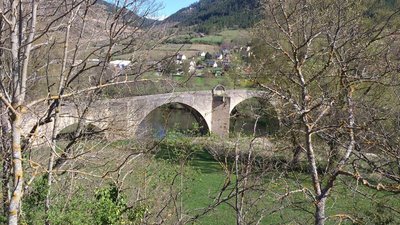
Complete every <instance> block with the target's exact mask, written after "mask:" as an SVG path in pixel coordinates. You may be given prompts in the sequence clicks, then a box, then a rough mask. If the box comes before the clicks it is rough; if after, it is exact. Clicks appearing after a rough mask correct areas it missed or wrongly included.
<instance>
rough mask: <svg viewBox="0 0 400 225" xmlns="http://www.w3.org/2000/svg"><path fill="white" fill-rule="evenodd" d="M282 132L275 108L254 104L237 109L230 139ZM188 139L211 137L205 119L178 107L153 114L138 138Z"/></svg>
mask: <svg viewBox="0 0 400 225" xmlns="http://www.w3.org/2000/svg"><path fill="white" fill-rule="evenodd" d="M278 129H279V121H278V120H277V117H276V114H274V113H273V111H272V110H271V108H267V109H265V107H264V104H263V103H262V102H259V101H255V100H251V101H249V102H245V103H244V104H239V105H238V107H235V109H234V110H233V113H232V115H231V118H230V129H229V130H230V131H229V133H230V136H235V135H238V134H239V133H240V134H241V135H249V136H253V135H255V136H267V135H270V134H273V133H274V132H276V131H277V130H278ZM170 131H174V132H179V133H182V134H184V135H187V136H203V135H207V134H208V133H209V130H208V127H207V124H206V123H205V121H204V120H203V119H202V117H201V115H200V114H199V113H198V112H196V111H195V110H193V109H191V108H190V107H187V106H184V105H181V104H178V103H175V104H168V105H164V106H162V107H159V108H157V109H155V110H153V111H152V112H151V113H150V114H149V115H148V116H147V117H146V118H145V120H144V121H143V122H142V123H141V125H140V128H139V131H138V133H137V135H139V136H142V137H143V136H146V137H153V138H162V137H165V136H166V135H167V133H168V132H170Z"/></svg>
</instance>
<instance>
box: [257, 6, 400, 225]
mask: <svg viewBox="0 0 400 225" xmlns="http://www.w3.org/2000/svg"><path fill="white" fill-rule="evenodd" d="M384 4H385V3H382V2H381V1H336V0H332V1H304V0H296V1H274V0H273V1H263V4H262V5H263V10H264V12H265V18H264V19H263V21H262V22H261V23H260V24H259V25H258V27H257V28H256V29H255V34H256V36H257V37H258V41H259V47H260V48H262V50H260V52H262V53H263V54H258V55H256V60H255V61H256V62H257V64H258V65H259V73H260V76H259V77H260V78H261V79H260V81H259V82H260V85H261V86H262V87H263V88H265V89H266V90H267V91H269V92H270V93H271V94H272V95H275V96H277V97H279V98H280V99H281V100H282V101H283V102H284V103H285V104H283V106H284V108H282V112H283V113H285V114H286V117H284V118H285V119H286V120H287V121H289V120H290V121H289V122H290V123H286V124H290V125H291V126H290V127H288V129H289V130H290V133H292V134H293V135H294V136H293V135H289V136H291V137H290V138H293V137H294V138H295V142H296V145H298V147H299V148H300V149H301V151H302V152H304V154H305V155H306V162H307V165H308V167H309V177H310V179H311V181H312V186H313V191H312V195H311V198H312V203H313V205H314V206H315V212H314V221H315V224H324V223H325V221H326V220H327V218H328V217H329V215H326V209H325V208H326V201H327V199H328V198H329V194H330V192H331V191H332V189H333V188H334V187H335V183H336V182H338V181H337V180H338V177H339V176H340V175H348V176H350V177H353V178H354V179H357V180H360V179H361V180H362V181H363V184H364V185H366V186H368V187H371V188H374V189H380V190H386V191H390V192H396V193H397V192H399V191H400V190H399V189H398V184H399V183H398V182H399V180H398V173H397V172H395V171H393V170H392V171H390V172H389V171H388V170H387V169H388V167H386V169H383V167H385V166H383V164H384V163H383V161H379V160H376V161H375V163H373V162H371V161H370V159H368V160H367V161H368V163H367V165H368V166H365V165H366V164H365V163H362V162H361V161H364V160H365V159H367V158H368V157H367V156H366V155H368V154H369V153H375V154H377V155H379V157H382V158H385V159H386V160H385V163H389V162H390V163H389V164H392V163H395V162H398V154H397V153H394V152H393V146H391V147H389V146H388V145H387V144H388V143H391V144H389V145H392V144H394V143H395V142H393V138H394V136H396V137H398V134H395V133H392V135H388V133H386V132H384V133H386V134H383V133H382V131H383V130H385V129H389V130H392V129H393V126H392V125H390V122H388V121H391V120H392V119H394V118H392V119H390V117H391V116H389V115H386V116H385V119H382V117H381V116H383V114H381V113H382V112H383V111H386V112H387V110H385V108H388V107H389V106H388V105H389V104H391V105H393V107H394V108H396V109H397V110H398V105H399V102H398V99H396V98H389V97H388V96H393V95H394V94H395V93H397V92H396V91H395V89H396V88H394V87H397V85H398V77H397V76H398V72H397V71H396V68H397V66H398V56H397V57H396V54H398V53H396V49H397V47H396V43H395V42H396V41H394V40H398V34H399V33H398V32H399V12H400V11H399V8H398V5H396V6H394V7H387V5H386V6H385V5H384ZM376 8H380V9H381V8H382V10H376ZM383 90H384V91H383ZM389 99H390V100H389ZM381 119H382V120H381ZM382 121H385V122H382ZM283 122H284V124H285V121H283ZM378 137H379V138H378ZM377 139H379V141H378V140H377ZM367 143H370V145H368V144H367ZM371 143H381V144H372V145H371ZM382 143H386V144H382ZM378 146H379V147H378ZM395 154H397V156H394V155H395ZM382 158H381V159H382ZM325 162H327V164H326V166H324V165H325ZM364 162H365V161H364ZM385 165H387V164H385ZM370 166H372V167H370ZM366 167H369V168H370V169H367V168H366ZM360 168H363V169H360ZM373 168H375V169H373ZM377 168H379V169H378V171H379V173H380V174H382V175H383V176H384V177H385V179H381V180H379V181H368V178H371V177H370V174H369V173H371V171H376V169H377ZM350 171H352V172H350ZM363 173H364V174H363ZM395 174H397V175H395ZM367 177H368V178H367ZM396 185H397V188H396Z"/></svg>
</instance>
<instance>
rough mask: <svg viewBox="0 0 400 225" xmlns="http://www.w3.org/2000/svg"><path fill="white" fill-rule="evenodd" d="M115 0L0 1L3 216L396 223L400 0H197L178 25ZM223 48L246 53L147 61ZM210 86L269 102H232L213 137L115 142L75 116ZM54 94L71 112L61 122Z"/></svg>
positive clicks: (179, 132) (145, 0)
mask: <svg viewBox="0 0 400 225" xmlns="http://www.w3.org/2000/svg"><path fill="white" fill-rule="evenodd" d="M215 2H218V4H217V5H213V4H215ZM113 3H114V6H113V5H110V4H108V3H106V2H104V1H92V0H78V1H75V0H68V1H60V0H49V1H41V0H31V1H16V0H10V1H3V2H1V3H0V45H1V46H2V47H1V48H0V125H1V130H0V132H1V135H0V139H1V143H0V150H1V151H0V155H1V162H2V163H1V165H2V170H1V187H2V188H1V200H2V202H1V203H2V204H1V212H2V213H1V216H0V220H1V222H2V223H8V224H10V225H16V224H121V225H122V224H237V225H242V224H313V223H314V224H316V225H323V224H400V221H399V218H400V216H399V214H400V205H399V204H400V201H399V193H400V178H399V176H400V175H399V174H400V166H399V165H400V164H399V161H400V157H399V149H400V138H399V133H398V130H399V128H400V127H399V126H400V116H399V111H400V97H399V96H400V93H399V85H400V79H399V68H400V60H399V52H400V50H399V46H400V43H399V41H400V38H399V33H400V32H399V31H400V10H399V9H400V5H399V2H398V1H393V0H354V1H339V0H326V1H319V0H309V1H303V0H294V1H278V0H270V1H264V0H262V1H253V0H248V1H236V0H224V1H211V0H201V1H199V2H198V3H196V4H195V5H193V8H194V10H193V14H190V10H189V14H186V17H183V16H182V17H180V18H183V19H185V18H187V21H186V20H185V21H186V22H187V23H188V24H187V23H185V21H179V20H176V17H175V19H174V18H173V17H171V18H170V20H167V23H166V24H162V23H158V22H156V21H152V20H148V19H145V18H146V17H149V16H151V15H152V13H153V12H154V11H156V10H157V5H156V4H154V1H151V0H141V1H113ZM58 5H60V7H54V6H58ZM242 9H246V10H242ZM247 9H248V10H247ZM187 10H188V9H185V10H183V11H180V12H179V13H178V14H177V15H178V16H179V15H183V14H184V13H187V12H188V11H187ZM220 11H221V12H220ZM224 12H225V13H224ZM253 12H254V13H253ZM182 13H183V14H182ZM221 13H222V14H223V16H222V15H221ZM138 15H139V16H138ZM219 18H220V19H221V20H218V19H219ZM235 18H238V21H237V22H240V23H238V24H234V23H235ZM203 20H204V21H203ZM199 21H200V22H199ZM237 28H246V29H247V30H246V31H245V30H237ZM220 29H224V30H223V31H221V30H220ZM203 32H204V33H203ZM207 33H209V36H207ZM204 35H206V36H205V37H202V36H204ZM200 43H201V44H200ZM204 43H205V44H204ZM235 45H238V46H242V47H249V48H248V49H252V50H251V51H250V50H249V51H247V50H246V52H245V53H246V55H247V56H245V57H242V55H241V54H240V53H237V54H233V59H234V60H232V61H233V65H234V66H233V68H232V69H231V70H229V71H227V72H226V73H225V74H224V75H223V76H215V75H214V74H212V73H208V74H207V75H205V76H198V77H197V76H194V75H195V74H191V73H184V74H183V75H179V76H175V75H174V74H173V73H168V72H165V73H161V74H157V72H158V68H157V67H158V66H159V65H161V66H163V67H164V69H166V70H167V71H168V70H170V69H171V71H173V69H177V68H175V67H176V63H175V59H176V56H177V53H179V52H183V53H191V54H194V53H195V52H199V51H210V52H211V53H213V52H212V51H219V50H220V49H223V48H225V47H232V48H234V46H235ZM250 47H251V48H250ZM206 49H207V50H206ZM239 49H240V48H239ZM245 49H247V48H245ZM115 59H126V60H129V61H130V63H131V65H130V66H129V67H127V68H125V69H123V70H121V68H117V67H112V66H110V64H111V63H110V62H111V61H112V60H115ZM184 66H187V65H182V67H184ZM178 69H179V68H178ZM221 83H222V84H224V85H225V86H226V87H228V88H236V87H241V88H243V87H244V88H248V89H254V88H256V89H258V90H263V91H266V92H268V94H269V95H273V96H274V97H276V98H278V99H280V101H281V102H280V104H277V107H276V108H274V109H272V108H271V107H270V104H269V103H268V100H269V99H261V100H260V99H253V100H252V101H248V102H245V103H244V104H243V105H242V106H243V108H240V107H238V108H236V109H235V110H233V111H234V112H233V113H232V118H231V121H230V123H231V127H230V131H231V134H230V135H231V136H230V137H225V138H221V137H215V136H213V134H208V133H204V132H200V131H198V130H197V129H198V128H199V127H201V126H199V124H197V125H193V126H192V129H189V130H187V129H181V127H179V125H177V126H175V125H173V126H172V127H170V129H169V131H168V132H165V133H164V132H163V135H160V136H157V137H156V138H155V139H154V138H153V137H151V138H140V139H134V140H113V139H107V137H105V135H103V132H104V131H107V133H111V134H112V132H118V131H113V130H107V129H108V128H107V127H106V128H102V129H100V128H97V127H94V126H92V125H90V124H87V123H86V122H87V121H86V120H85V116H86V115H87V113H88V110H89V109H90V106H91V105H92V104H93V103H94V102H96V101H97V100H99V99H102V98H119V97H125V96H129V95H141V94H156V93H165V92H171V91H177V90H204V89H205V90H211V88H212V87H214V86H215V85H216V84H221ZM65 102H68V103H69V104H74V105H76V106H79V107H78V108H79V118H77V119H78V123H77V124H75V125H74V126H71V127H69V128H68V129H67V130H64V131H63V132H61V133H59V132H58V130H59V125H60V124H59V122H60V118H61V117H62V116H63V113H65V112H63V105H64V103H65ZM37 107H39V108H43V109H46V110H45V111H44V112H43V114H41V115H35V116H36V118H37V120H36V123H35V124H32V126H31V127H29V128H28V129H21V128H22V127H23V125H25V124H24V121H25V119H27V115H28V114H29V113H32V112H34V109H35V108H37ZM165 108H167V109H168V110H172V113H168V114H174V113H173V110H176V109H175V108H174V107H171V105H168V106H166V107H165ZM179 110H182V109H179ZM183 110H184V109H183ZM160 115H163V113H160ZM45 124H50V125H49V127H50V129H49V130H47V131H46V132H48V133H51V134H52V135H51V138H50V139H48V140H47V139H46V140H44V141H43V142H42V143H40V145H36V144H37V141H38V140H43V138H44V137H40V136H39V135H38V134H40V132H39V131H41V129H43V127H45V126H44V125H45ZM186 125H188V124H186ZM242 128H244V129H242ZM242 131H244V132H242ZM199 134H204V135H203V136H201V135H199Z"/></svg>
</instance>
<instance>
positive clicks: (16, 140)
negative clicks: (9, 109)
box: [8, 113, 23, 225]
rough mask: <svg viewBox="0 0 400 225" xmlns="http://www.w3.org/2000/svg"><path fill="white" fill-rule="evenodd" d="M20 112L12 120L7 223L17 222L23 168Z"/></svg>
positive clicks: (10, 224) (15, 223)
mask: <svg viewBox="0 0 400 225" xmlns="http://www.w3.org/2000/svg"><path fill="white" fill-rule="evenodd" d="M21 122H22V118H21V114H19V113H18V114H15V115H14V116H13V120H12V160H13V175H14V183H13V184H14V187H13V192H12V196H11V201H10V205H9V209H8V224H9V225H17V224H18V212H19V209H20V205H21V197H22V191H23V189H22V184H23V169H22V153H21V124H22V123H21Z"/></svg>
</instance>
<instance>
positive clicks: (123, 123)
mask: <svg viewBox="0 0 400 225" xmlns="http://www.w3.org/2000/svg"><path fill="white" fill-rule="evenodd" d="M254 97H258V98H267V99H269V102H270V103H271V105H272V106H273V107H275V108H276V104H277V101H275V100H273V99H272V98H271V96H268V95H267V93H266V92H263V91H253V90H226V91H225V90H224V91H223V93H218V94H216V93H213V91H189V92H173V93H167V94H157V95H146V96H134V97H126V98H119V99H108V100H101V101H97V102H94V103H92V105H91V106H90V107H89V108H88V112H87V113H86V114H85V116H82V111H83V107H84V105H85V103H84V102H83V103H82V104H79V105H78V104H74V103H68V102H66V103H65V104H64V105H63V106H62V110H61V114H60V120H59V125H58V130H57V133H59V132H60V131H61V130H63V129H64V128H66V127H68V126H70V125H73V124H77V123H78V121H79V119H82V120H83V121H84V123H86V124H92V125H94V126H96V127H98V128H100V129H105V130H106V136H107V137H109V138H112V139H124V138H132V137H133V136H134V135H137V133H136V132H138V130H139V129H138V128H139V125H140V124H141V122H142V121H143V120H144V119H145V118H146V116H147V115H149V114H150V113H151V112H152V111H153V110H154V109H156V108H158V107H160V106H163V105H165V104H169V103H180V104H182V105H184V106H186V107H188V108H189V109H192V110H194V111H195V112H198V114H199V115H201V119H202V120H203V121H204V122H205V124H206V125H207V128H208V131H209V132H211V133H215V134H217V135H220V136H226V135H228V133H229V118H230V113H231V112H232V110H233V109H234V108H235V106H237V105H238V104H239V103H241V102H243V101H245V100H247V99H250V98H254ZM40 114H41V113H40V112H35V113H33V114H32V115H30V116H27V117H26V119H25V123H24V124H25V127H24V130H25V131H28V130H29V129H30V128H31V127H32V125H33V124H34V123H35V122H36V121H37V116H34V115H40ZM52 127H53V122H50V123H48V124H46V125H44V126H42V127H41V128H40V130H39V132H38V133H37V136H38V137H39V139H43V138H47V140H50V137H51V131H52Z"/></svg>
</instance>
